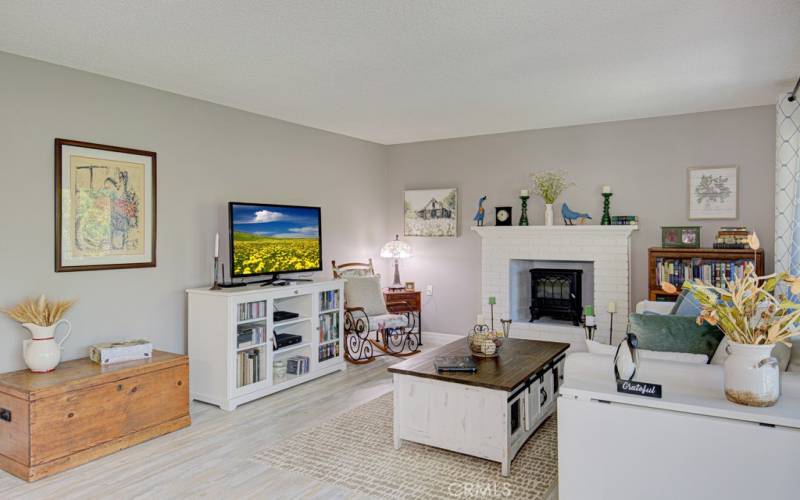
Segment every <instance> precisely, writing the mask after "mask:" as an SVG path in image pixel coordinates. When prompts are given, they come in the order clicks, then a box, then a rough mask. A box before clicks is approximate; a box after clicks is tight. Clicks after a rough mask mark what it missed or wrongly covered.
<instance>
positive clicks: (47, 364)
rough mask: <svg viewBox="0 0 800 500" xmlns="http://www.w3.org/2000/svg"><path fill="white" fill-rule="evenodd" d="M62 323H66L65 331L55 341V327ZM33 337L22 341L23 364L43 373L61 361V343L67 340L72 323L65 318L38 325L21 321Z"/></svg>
mask: <svg viewBox="0 0 800 500" xmlns="http://www.w3.org/2000/svg"><path fill="white" fill-rule="evenodd" d="M62 323H65V324H66V325H67V333H66V335H64V336H63V337H62V338H61V340H58V341H56V337H55V335H56V329H57V328H58V326H59V325H60V324H62ZM22 326H24V327H25V328H27V329H28V330H29V331H30V332H31V335H32V337H33V338H31V339H28V340H23V341H22V357H23V358H25V364H26V365H28V368H30V370H31V371H32V372H34V373H44V372H49V371H52V370H53V369H55V367H56V366H58V363H59V362H60V361H61V345H62V344H63V343H64V341H65V340H67V337H69V334H70V332H71V331H72V324H71V323H70V322H69V321H68V320H66V319H60V320H58V321H56V322H55V323H53V324H52V325H50V326H39V325H34V324H33V323H23V324H22Z"/></svg>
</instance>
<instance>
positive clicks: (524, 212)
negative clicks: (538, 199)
mask: <svg viewBox="0 0 800 500" xmlns="http://www.w3.org/2000/svg"><path fill="white" fill-rule="evenodd" d="M528 198H530V196H520V197H519V199H520V200H522V215H520V216H519V225H520V226H527V225H528Z"/></svg>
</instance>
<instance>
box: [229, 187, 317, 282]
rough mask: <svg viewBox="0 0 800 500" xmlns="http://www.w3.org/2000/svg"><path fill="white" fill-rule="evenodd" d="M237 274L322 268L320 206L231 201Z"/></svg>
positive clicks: (251, 274)
mask: <svg viewBox="0 0 800 500" xmlns="http://www.w3.org/2000/svg"><path fill="white" fill-rule="evenodd" d="M230 218H231V221H230V224H231V242H232V250H233V252H232V255H231V266H232V273H231V274H232V275H233V276H253V275H259V274H270V273H289V272H299V271H315V270H320V269H321V268H322V245H321V242H320V209H319V208H316V207H293V206H283V205H259V204H242V203H231V204H230Z"/></svg>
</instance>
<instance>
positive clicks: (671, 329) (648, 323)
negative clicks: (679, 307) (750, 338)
mask: <svg viewBox="0 0 800 500" xmlns="http://www.w3.org/2000/svg"><path fill="white" fill-rule="evenodd" d="M628 321H629V328H628V330H629V331H630V332H631V333H634V334H636V337H637V338H638V339H639V349H647V350H650V351H661V352H689V353H692V354H705V355H707V356H708V359H711V358H712V357H713V356H714V352H715V351H716V350H717V346H718V345H719V343H720V341H721V340H722V337H723V334H722V332H721V331H719V329H718V328H717V327H715V326H711V325H709V324H708V323H703V325H702V326H697V323H696V322H695V318H692V317H688V316H667V315H660V316H650V315H644V314H631V315H630V316H628Z"/></svg>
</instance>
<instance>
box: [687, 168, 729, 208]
mask: <svg viewBox="0 0 800 500" xmlns="http://www.w3.org/2000/svg"><path fill="white" fill-rule="evenodd" d="M686 177H687V182H688V188H689V193H688V195H689V196H688V200H689V207H688V208H689V219H690V220H700V219H736V218H738V217H739V167H737V166H725V167H689V169H688V171H687V176H686Z"/></svg>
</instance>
